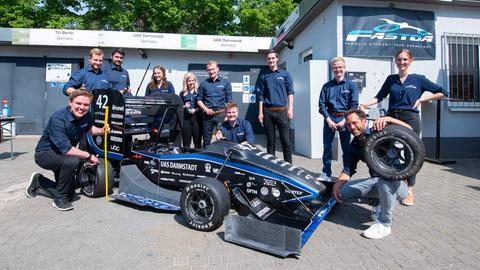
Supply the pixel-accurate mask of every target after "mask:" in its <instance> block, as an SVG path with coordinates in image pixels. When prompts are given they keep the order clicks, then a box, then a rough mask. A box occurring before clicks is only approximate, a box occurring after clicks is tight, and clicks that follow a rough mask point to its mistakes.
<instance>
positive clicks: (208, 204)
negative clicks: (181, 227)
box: [180, 177, 230, 231]
mask: <svg viewBox="0 0 480 270" xmlns="http://www.w3.org/2000/svg"><path fill="white" fill-rule="evenodd" d="M180 208H181V211H182V214H183V216H184V217H185V219H186V220H187V224H188V226H189V227H191V228H193V229H195V230H198V231H213V230H215V229H217V228H218V227H220V226H221V225H222V224H223V219H224V218H225V216H226V215H227V214H228V211H229V210H230V196H229V194H228V191H227V189H226V188H225V186H224V184H223V183H222V182H220V181H219V180H216V179H213V178H208V177H205V178H199V179H197V180H195V181H193V182H191V183H190V184H188V185H187V186H186V187H185V188H184V189H183V191H182V195H181V197H180Z"/></svg>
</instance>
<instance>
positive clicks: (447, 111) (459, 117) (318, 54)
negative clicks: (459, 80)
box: [281, 0, 480, 140]
mask: <svg viewBox="0 0 480 270" xmlns="http://www.w3.org/2000/svg"><path fill="white" fill-rule="evenodd" d="M391 3H393V4H394V6H395V8H403V9H413V10H415V9H417V10H425V11H433V12H434V14H435V35H436V59H434V60H414V63H413V64H412V66H411V69H410V71H411V72H412V73H418V74H423V75H425V76H426V77H427V78H428V79H430V80H431V81H433V82H435V83H437V84H439V85H441V86H442V87H444V88H445V89H447V90H448V88H449V86H448V78H447V77H446V73H445V71H444V68H445V67H444V66H442V65H445V64H444V59H442V56H443V50H444V49H443V48H442V36H443V35H444V33H448V32H452V33H468V34H480V27H478V25H479V23H480V9H475V8H466V7H452V6H440V5H429V4H415V3H404V2H395V1H359V0H338V1H335V2H333V3H332V4H331V5H330V6H329V7H328V8H326V9H325V10H324V11H323V12H322V13H321V14H319V15H318V16H317V18H315V19H314V20H313V21H312V22H311V23H310V24H309V25H308V26H307V27H306V28H305V29H304V30H303V32H302V33H300V34H299V35H298V36H297V37H296V38H295V39H294V40H293V44H294V48H293V49H292V50H290V49H288V48H285V49H283V50H282V52H281V58H282V59H283V60H286V61H287V62H286V66H287V69H288V70H289V71H290V72H291V73H295V69H296V67H297V66H298V65H299V63H300V57H299V55H300V54H301V53H302V52H303V51H305V50H307V49H309V48H312V49H313V59H314V60H329V59H331V58H332V57H334V56H337V55H339V56H342V55H343V45H342V44H343V18H342V7H343V6H344V5H349V6H361V7H366V6H369V7H388V6H389V5H390V4H391ZM346 62H347V63H346V65H347V71H356V72H366V85H367V87H366V89H364V90H363V91H361V93H360V102H365V101H367V100H369V99H371V98H372V97H373V96H375V94H376V93H377V92H378V91H379V89H380V88H381V86H382V84H383V82H384V81H385V79H386V77H387V76H388V75H390V74H394V73H397V70H396V67H395V64H394V61H393V55H392V58H354V57H346ZM322 77H325V76H323V75H322ZM331 77H332V76H331V74H328V76H327V78H331ZM325 82H326V81H325ZM325 82H323V83H325ZM321 84H322V83H320V85H318V89H316V88H315V87H313V88H312V89H311V91H318V93H315V94H316V95H317V96H318V94H319V92H320V88H321ZM315 94H313V95H315ZM428 94H429V93H426V94H425V95H428ZM443 104H444V105H447V103H446V102H444V103H443ZM382 105H383V106H384V107H385V106H386V105H388V102H386V101H384V102H383V103H382ZM310 111H311V113H312V114H315V113H318V105H317V104H312V107H311V108H310ZM478 111H480V110H479V109H478V108H476V111H475V109H473V110H470V111H467V112H459V111H455V110H452V109H451V108H447V106H443V108H442V120H441V123H442V124H441V137H442V140H443V138H464V137H470V138H478V137H480V129H478V128H477V126H478V124H479V123H480V121H479V120H478V119H479V116H480V115H479V114H480V113H479V112H478ZM435 125H436V103H432V104H425V105H424V111H423V112H422V137H424V138H433V137H435V132H436V129H435V128H436V126H435Z"/></svg>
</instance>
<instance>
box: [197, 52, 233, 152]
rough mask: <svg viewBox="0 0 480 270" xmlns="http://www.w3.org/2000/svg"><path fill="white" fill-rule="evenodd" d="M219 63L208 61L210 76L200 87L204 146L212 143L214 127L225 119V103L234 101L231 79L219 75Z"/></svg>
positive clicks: (199, 100) (199, 95)
mask: <svg viewBox="0 0 480 270" xmlns="http://www.w3.org/2000/svg"><path fill="white" fill-rule="evenodd" d="M219 71H220V69H219V68H218V64H217V62H215V61H208V63H207V73H208V76H209V77H210V78H208V79H206V80H205V81H203V82H202V83H201V84H200V86H199V87H198V95H197V104H198V106H199V107H200V108H202V110H203V146H204V147H205V146H207V145H209V144H210V141H211V140H212V134H213V129H214V128H215V127H216V126H217V125H218V124H219V123H222V122H223V121H224V119H225V105H226V104H227V103H229V102H231V101H232V85H231V83H230V81H229V80H227V79H223V78H221V77H219V76H218V72H219Z"/></svg>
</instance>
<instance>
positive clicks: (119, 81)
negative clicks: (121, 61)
mask: <svg viewBox="0 0 480 270" xmlns="http://www.w3.org/2000/svg"><path fill="white" fill-rule="evenodd" d="M104 71H105V73H107V76H108V81H109V82H110V89H112V90H118V91H122V90H124V89H125V88H126V89H128V88H130V76H129V75H128V71H127V70H126V69H124V68H122V67H120V68H117V67H115V66H114V65H111V66H110V67H109V68H107V69H104Z"/></svg>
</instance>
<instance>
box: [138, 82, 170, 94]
mask: <svg viewBox="0 0 480 270" xmlns="http://www.w3.org/2000/svg"><path fill="white" fill-rule="evenodd" d="M165 93H171V94H175V88H174V87H173V84H172V83H171V82H169V81H167V87H163V86H160V88H158V87H156V86H155V85H151V84H148V85H147V89H146V90H145V96H150V95H155V94H165Z"/></svg>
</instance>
